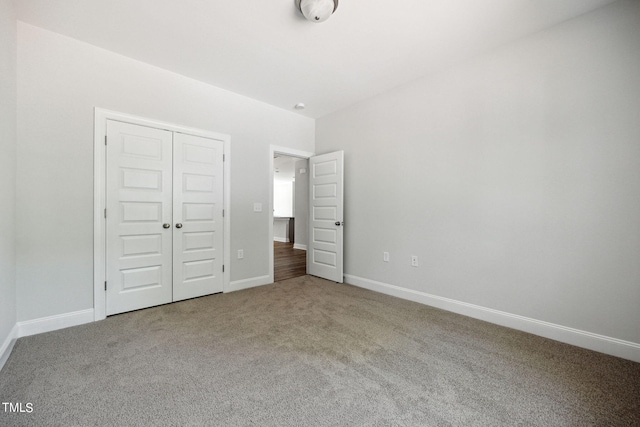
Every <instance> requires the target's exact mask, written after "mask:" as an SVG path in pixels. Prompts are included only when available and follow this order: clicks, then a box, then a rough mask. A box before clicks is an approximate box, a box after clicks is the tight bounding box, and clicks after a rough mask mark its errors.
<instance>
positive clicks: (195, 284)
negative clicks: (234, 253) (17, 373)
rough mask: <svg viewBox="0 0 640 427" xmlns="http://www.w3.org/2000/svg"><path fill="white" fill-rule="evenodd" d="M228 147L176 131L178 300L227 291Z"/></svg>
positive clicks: (175, 267) (175, 262)
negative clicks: (225, 208)
mask: <svg viewBox="0 0 640 427" xmlns="http://www.w3.org/2000/svg"><path fill="white" fill-rule="evenodd" d="M223 152H224V143H223V141H218V140H213V139H208V138H202V137H198V136H193V135H185V134H180V133H175V134H174V145H173V153H174V155H173V165H174V166H173V167H174V169H173V188H174V198H173V217H174V227H173V300H174V301H180V300H183V299H187V298H195V297H199V296H202V295H208V294H212V293H216V292H222V290H223V289H222V288H223V275H222V261H223V257H222V252H223V250H222V248H223V231H224V229H223V220H222V215H223V213H222V208H223V176H224V174H223Z"/></svg>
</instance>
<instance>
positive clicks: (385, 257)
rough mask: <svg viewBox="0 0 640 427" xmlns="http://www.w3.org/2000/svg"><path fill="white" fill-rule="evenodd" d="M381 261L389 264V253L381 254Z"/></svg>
mask: <svg viewBox="0 0 640 427" xmlns="http://www.w3.org/2000/svg"><path fill="white" fill-rule="evenodd" d="M382 260H383V261H384V262H389V252H382Z"/></svg>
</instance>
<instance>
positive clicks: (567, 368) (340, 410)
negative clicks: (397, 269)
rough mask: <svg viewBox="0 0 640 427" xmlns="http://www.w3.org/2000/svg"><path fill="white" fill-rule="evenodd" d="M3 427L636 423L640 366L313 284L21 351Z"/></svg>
mask: <svg viewBox="0 0 640 427" xmlns="http://www.w3.org/2000/svg"><path fill="white" fill-rule="evenodd" d="M0 400H1V401H2V402H21V403H23V404H26V403H32V405H33V412H31V413H6V412H4V411H3V410H2V407H1V406H0V425H1V426H14V425H16V426H18V425H23V426H76V425H82V426H90V425H101V426H103V425H104V426H164V425H176V426H177V425H208V426H236V425H241V426H251V425H255V426H326V425H332V426H334V425H335V426H338V425H340V426H343V425H354V426H451V425H454V426H500V425H504V426H514V425H522V426H529V425H530V426H590V425H593V426H634V425H635V426H639V425H640V364H638V363H634V362H630V361H626V360H622V359H618V358H615V357H611V356H606V355H603V354H599V353H595V352H592V351H588V350H583V349H580V348H576V347H572V346H569V345H565V344H561V343H558V342H555V341H551V340H547V339H544V338H540V337H536V336H533V335H529V334H525V333H521V332H517V331H514V330H510V329H507V328H503V327H500V326H496V325H492V324H489V323H486V322H482V321H478V320H474V319H470V318H467V317H463V316H459V315H456V314H452V313H448V312H445V311H441V310H438V309H433V308H430V307H427V306H423V305H420V304H416V303H412V302H408V301H404V300H400V299H396V298H393V297H389V296H386V295H381V294H376V293H374V292H370V291H367V290H363V289H359V288H356V287H353V286H349V285H337V284H334V283H331V282H327V281H324V280H321V279H317V278H312V277H309V276H304V277H299V278H295V279H290V280H286V281H283V282H280V283H276V284H274V285H270V286H263V287H259V288H253V289H249V290H246V291H240V292H234V293H230V294H220V295H214V296H210V297H204V298H199V299H194V300H189V301H184V302H180V303H176V304H170V305H166V306H161V307H156V308H151V309H147V310H141V311H137V312H132V313H127V314H122V315H119V316H114V317H110V318H108V319H107V320H105V321H102V322H97V323H92V324H87V325H83V326H78V327H74V328H68V329H64V330H60V331H56V332H51V333H47V334H41V335H36V336H32V337H26V338H21V339H19V340H18V341H17V343H16V345H15V347H14V350H13V353H12V355H11V357H10V358H9V360H8V361H7V364H6V365H5V367H4V369H3V370H2V371H1V372H0Z"/></svg>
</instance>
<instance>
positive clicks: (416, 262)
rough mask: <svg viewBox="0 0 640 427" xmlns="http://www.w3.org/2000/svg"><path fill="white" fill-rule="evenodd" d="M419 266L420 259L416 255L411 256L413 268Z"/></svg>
mask: <svg viewBox="0 0 640 427" xmlns="http://www.w3.org/2000/svg"><path fill="white" fill-rule="evenodd" d="M417 266H418V257H417V256H416V255H411V267H417Z"/></svg>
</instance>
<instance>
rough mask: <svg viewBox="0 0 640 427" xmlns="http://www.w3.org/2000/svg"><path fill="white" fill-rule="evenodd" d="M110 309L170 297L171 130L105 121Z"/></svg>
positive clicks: (160, 301)
mask: <svg viewBox="0 0 640 427" xmlns="http://www.w3.org/2000/svg"><path fill="white" fill-rule="evenodd" d="M107 140H108V144H107V167H106V170H107V177H106V178H107V194H106V198H107V200H106V206H107V211H106V216H107V218H106V236H107V237H106V253H107V256H106V280H107V298H106V300H107V307H106V314H107V315H111V314H116V313H122V312H125V311H131V310H137V309H140V308H145V307H151V306H154V305H159V304H165V303H168V302H171V299H172V284H171V278H172V271H171V270H172V229H171V224H172V212H171V210H172V189H171V186H172V177H171V175H172V174H171V171H172V133H171V132H167V131H163V130H158V129H153V128H148V127H144V126H138V125H132V124H127V123H122V122H117V121H113V120H108V121H107Z"/></svg>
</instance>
